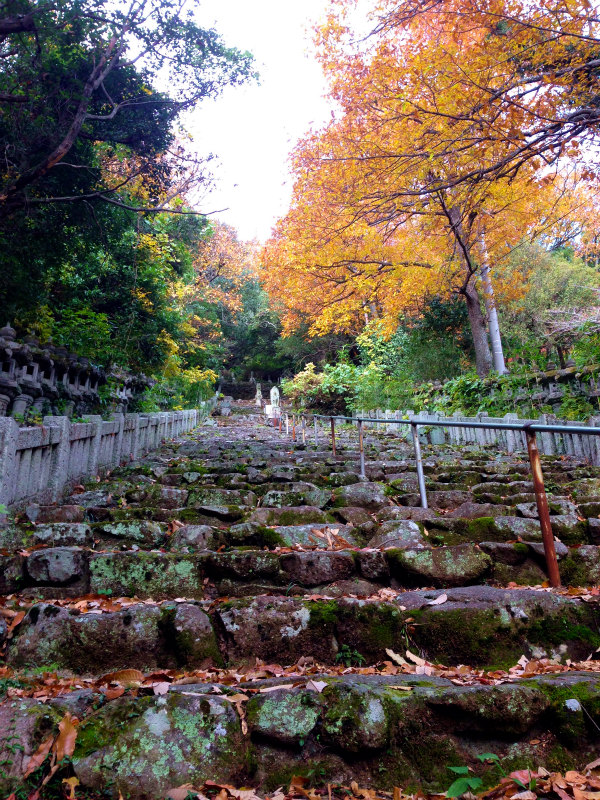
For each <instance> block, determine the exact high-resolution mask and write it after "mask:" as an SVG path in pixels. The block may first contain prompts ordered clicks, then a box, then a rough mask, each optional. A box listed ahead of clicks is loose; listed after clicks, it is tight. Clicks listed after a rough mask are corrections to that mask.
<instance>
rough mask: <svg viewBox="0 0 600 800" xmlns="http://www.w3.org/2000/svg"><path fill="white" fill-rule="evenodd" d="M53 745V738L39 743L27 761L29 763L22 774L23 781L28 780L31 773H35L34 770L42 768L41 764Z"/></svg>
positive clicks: (50, 737)
mask: <svg viewBox="0 0 600 800" xmlns="http://www.w3.org/2000/svg"><path fill="white" fill-rule="evenodd" d="M53 744H54V736H49V737H48V738H47V739H45V740H44V741H43V742H42V743H41V745H40V746H39V747H38V749H37V750H36V751H35V753H34V754H33V755H32V756H31V758H30V759H29V763H28V764H27V769H26V770H25V773H24V774H23V780H25V778H28V777H29V776H30V775H31V773H32V772H35V771H36V769H38V768H39V767H41V766H42V764H43V763H44V761H45V760H46V756H47V755H48V753H49V752H50V750H51V749H52V745H53Z"/></svg>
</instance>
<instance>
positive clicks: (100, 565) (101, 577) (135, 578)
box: [90, 551, 204, 600]
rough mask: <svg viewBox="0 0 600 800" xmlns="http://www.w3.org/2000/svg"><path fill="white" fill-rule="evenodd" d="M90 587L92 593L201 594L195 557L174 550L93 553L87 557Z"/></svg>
mask: <svg viewBox="0 0 600 800" xmlns="http://www.w3.org/2000/svg"><path fill="white" fill-rule="evenodd" d="M90 588H91V591H92V592H93V593H94V594H112V595H113V596H115V597H122V596H126V597H142V598H146V597H151V598H153V599H155V600H160V599H162V598H173V597H190V598H197V599H200V598H202V597H203V596H204V586H203V578H202V574H201V571H200V567H199V562H198V559H197V557H196V556H194V555H183V554H181V555H178V554H174V553H144V552H139V551H136V552H133V551H130V552H122V553H94V554H92V555H91V557H90Z"/></svg>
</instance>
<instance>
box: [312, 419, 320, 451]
mask: <svg viewBox="0 0 600 800" xmlns="http://www.w3.org/2000/svg"><path fill="white" fill-rule="evenodd" d="M313 422H314V423H315V447H318V446H319V432H318V429H317V418H316V417H313Z"/></svg>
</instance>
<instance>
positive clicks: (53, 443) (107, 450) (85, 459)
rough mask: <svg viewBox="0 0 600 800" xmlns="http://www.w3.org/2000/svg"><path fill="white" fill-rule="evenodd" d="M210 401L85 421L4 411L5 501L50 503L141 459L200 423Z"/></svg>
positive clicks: (0, 468) (1, 487)
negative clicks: (24, 419) (36, 418)
mask: <svg viewBox="0 0 600 800" xmlns="http://www.w3.org/2000/svg"><path fill="white" fill-rule="evenodd" d="M209 407H210V403H208V402H207V403H205V404H204V406H203V407H202V408H200V409H192V410H189V411H166V412H160V413H156V414H114V415H113V417H112V418H111V419H110V420H103V419H102V417H100V416H90V417H88V418H87V420H86V421H85V422H70V420H69V419H68V418H67V417H45V418H44V424H43V425H42V426H36V427H24V428H22V427H19V425H18V424H17V422H16V421H15V420H14V419H13V418H12V417H0V504H3V505H6V506H10V505H14V504H22V503H24V502H27V501H32V500H36V501H38V502H44V503H50V502H54V501H55V500H57V499H58V498H59V497H60V495H61V494H62V492H63V491H64V490H65V489H66V488H67V487H68V486H69V485H73V484H75V483H80V482H82V481H85V480H86V479H88V478H92V477H94V476H96V475H98V474H99V473H102V472H103V471H106V470H109V469H112V468H114V467H117V466H119V465H120V464H125V463H128V462H129V461H135V460H136V459H138V458H141V456H143V455H145V454H146V453H148V452H150V451H151V450H154V449H156V448H157V447H159V446H160V444H161V442H162V441H163V440H164V439H173V438H175V437H177V436H179V435H181V434H182V433H185V432H186V431H189V430H191V429H192V428H195V427H196V425H198V423H199V422H200V420H201V419H202V418H203V417H204V416H205V415H206V413H207V412H208V410H209Z"/></svg>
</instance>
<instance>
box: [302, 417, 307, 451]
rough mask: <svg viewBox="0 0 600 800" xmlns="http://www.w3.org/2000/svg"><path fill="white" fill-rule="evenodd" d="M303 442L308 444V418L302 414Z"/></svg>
mask: <svg viewBox="0 0 600 800" xmlns="http://www.w3.org/2000/svg"><path fill="white" fill-rule="evenodd" d="M302 444H306V419H305V418H304V415H302Z"/></svg>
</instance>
